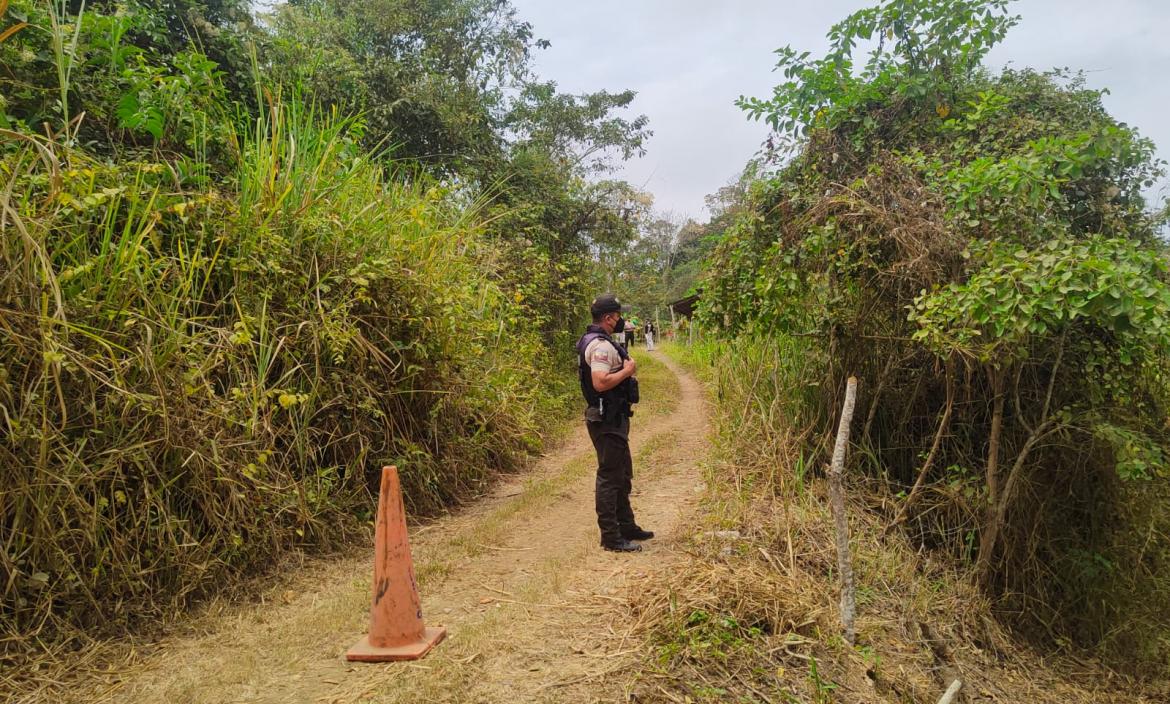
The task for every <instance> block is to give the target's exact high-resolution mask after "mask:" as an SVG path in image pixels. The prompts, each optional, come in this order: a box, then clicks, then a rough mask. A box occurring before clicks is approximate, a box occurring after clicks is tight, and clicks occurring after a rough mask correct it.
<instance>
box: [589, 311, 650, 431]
mask: <svg viewBox="0 0 1170 704" xmlns="http://www.w3.org/2000/svg"><path fill="white" fill-rule="evenodd" d="M594 340H605V341H606V342H608V343H609V344H611V345H613V348H614V349H615V350H617V353H618V356H619V357H620V358H621V360H622V362H625V360H627V359H629V358H630V355H629V353H628V352H626V351H625V350H624V349H622V348H621V346H620V345H618V344H617V343H616V342H614V341H613V338H612V337H610V336H609V334H608V333H607V332H605V329H604V328H602V327H601V326H600V325H590V326H589V328H588V329H586V331H585V334H584V335H582V336H581V339H580V340H578V341H577V381H578V382H580V384H581V395H582V396H584V397H585V403H587V404H589V406H591V407H592V408H597V409H599V410H600V411H601V415H602V418H603V419H604V420H605V421H607V422H616V423H620V422H621V421H622V419H623V418H628V417H630V416H632V415H634V410H633V409H632V408H631V406H632V405H633V404H635V403H637V402H638V380H637V379H635V378H634V377H630V378H628V379H626V380H625V381H623V382H622V383H620V384H618V385H617V386H615V387H613V388H612V389H610V390H609V391H606V392H604V393H598V391H597V389H595V388H593V370H592V369H590V368H589V365H588V364H586V363H585V350H586V348H588V347H589V345H590V344H592V343H593V341H594Z"/></svg>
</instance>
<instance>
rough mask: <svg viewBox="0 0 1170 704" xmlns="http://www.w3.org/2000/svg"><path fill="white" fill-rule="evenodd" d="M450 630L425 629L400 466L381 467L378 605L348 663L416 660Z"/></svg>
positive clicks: (376, 570) (376, 549)
mask: <svg viewBox="0 0 1170 704" xmlns="http://www.w3.org/2000/svg"><path fill="white" fill-rule="evenodd" d="M446 635H447V629H446V628H443V627H442V626H439V627H437V628H427V627H425V626H423V620H422V604H421V602H420V601H419V598H418V583H417V582H416V581H415V579H414V563H412V562H411V559H410V544H409V543H408V542H407V541H406V512H405V509H404V508H403V506H402V489H401V487H400V486H399V484H398V468H397V467H383V468H382V490H381V491H380V492H379V493H378V520H377V523H375V524H374V601H373V605H372V606H371V607H370V634H369V635H368V636H366V637H365V638H362V639H361V641H359V642H358V644H357V645H355V646H353V647H352V648H350V649H349V652H347V653H346V654H345V659H346V660H360V661H362V662H387V661H390V660H418V659H419V658H421V657H422V656H424V655H426V654H427V652H429V651H430V649H431V648H433V647H435V644H437V643H438V642H439V641H441V640H443V637H444V636H446Z"/></svg>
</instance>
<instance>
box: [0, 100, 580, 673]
mask: <svg viewBox="0 0 1170 704" xmlns="http://www.w3.org/2000/svg"><path fill="white" fill-rule="evenodd" d="M296 105H297V103H296V102H295V101H294V102H292V103H291V104H290V105H287V106H286V105H282V104H280V103H279V102H277V103H274V104H273V105H271V106H270V110H269V111H268V113H267V115H266V116H265V117H263V118H261V119H259V120H257V122H256V124H255V126H254V128H253V129H252V130H251V131H250V132H249V133H247V134H241V135H239V137H238V138H237V139H236V144H237V145H238V148H237V153H238V158H237V161H236V163H235V165H234V169H233V171H232V172H231V173H230V174H227V179H226V183H225V185H222V186H214V185H211V184H210V183H209V182H208V181H203V182H202V183H205V184H206V185H203V186H192V185H184V184H183V181H182V179H178V178H177V174H176V171H175V168H174V166H175V165H174V163H171V162H165V161H138V162H135V161H128V160H124V161H121V162H118V163H116V164H111V163H109V162H107V161H105V160H101V159H96V158H94V157H92V156H91V155H89V154H87V153H86V152H84V151H82V150H79V149H76V148H70V147H68V146H66V145H63V144H61V143H60V142H55V141H51V140H48V139H45V138H41V137H36V136H32V135H29V134H18V133H10V134H9V135H8V136H9V137H10V138H11V139H10V141H9V143H8V146H7V148H6V149H5V150H4V152H3V156H2V160H0V174H2V179H3V180H2V184H0V208H2V209H3V218H4V226H3V228H2V236H0V321H2V322H0V435H2V437H3V442H0V461H2V462H3V464H4V466H5V467H7V468H8V469H7V470H6V471H5V473H4V475H3V477H2V478H0V527H2V530H0V532H2V533H3V535H4V536H5V538H4V541H5V549H4V550H3V552H0V571H2V573H3V578H2V581H3V584H4V587H3V593H2V596H3V598H2V601H0V614H2V621H3V623H4V631H5V633H4V642H5V651H6V652H5V655H6V656H8V657H15V656H16V655H17V654H19V652H20V650H21V649H22V648H33V647H35V643H36V642H37V641H36V640H35V639H30V638H28V636H30V635H32V634H35V633H38V632H39V633H40V634H41V638H42V639H44V640H43V641H42V642H52V641H53V640H54V639H59V638H61V637H64V636H67V635H70V634H72V633H75V632H78V631H76V630H75V629H81V630H84V631H85V632H88V633H101V632H108V631H111V630H114V629H120V628H122V627H124V626H125V625H126V624H127V622H133V621H135V620H137V619H140V618H144V617H152V616H156V615H158V614H160V613H163V612H165V611H166V610H167V609H168V608H169V607H171V605H173V604H181V603H183V602H184V601H185V600H186V599H187V598H189V597H190V596H192V595H197V594H199V593H201V592H204V591H206V590H208V589H211V588H213V587H218V586H220V582H221V581H222V580H223V579H224V578H225V576H230V575H233V574H237V573H239V572H241V571H243V570H246V569H248V568H253V567H258V566H262V565H265V564H268V563H270V562H271V560H272V559H273V558H274V557H276V556H279V555H280V554H281V553H283V552H285V551H287V550H289V549H292V548H297V547H302V546H316V547H323V546H328V545H330V544H333V543H334V542H335V541H337V540H338V539H340V538H343V537H344V536H345V535H347V534H349V533H352V532H353V531H354V530H355V529H358V528H359V527H360V526H361V523H362V519H363V518H368V516H369V514H370V510H371V508H372V504H373V502H372V498H371V495H370V492H369V488H370V485H371V483H372V482H375V481H376V478H377V470H378V468H379V467H381V466H382V465H384V464H390V463H394V464H397V465H398V466H399V467H400V469H401V471H402V478H403V485H404V491H405V494H406V500H407V504H408V506H409V508H410V510H411V511H413V512H425V511H431V510H434V509H436V508H438V507H440V506H441V505H444V504H446V503H449V502H450V501H452V500H455V499H457V498H458V497H460V496H464V495H466V494H467V493H468V492H470V491H474V490H476V489H478V488H480V487H481V486H482V484H483V482H484V481H485V479H487V478H488V477H489V475H490V474H491V473H492V472H493V471H494V470H496V469H497V468H508V467H510V466H514V465H515V463H516V461H517V460H518V459H519V458H521V457H523V456H524V455H526V454H527V453H529V452H531V451H532V450H534V449H536V448H537V447H538V446H539V443H540V434H539V431H540V429H541V419H542V417H547V416H548V415H549V414H551V413H554V412H555V411H558V410H559V409H558V408H557V404H558V402H559V400H560V398H561V397H559V396H558V395H557V393H556V392H558V391H560V389H557V388H556V387H555V384H556V383H557V381H556V380H555V379H550V378H549V377H550V375H548V374H547V373H543V372H542V371H541V370H544V369H547V368H548V366H549V364H550V361H549V360H548V359H546V358H545V356H546V354H547V353H546V351H545V349H546V348H545V347H544V346H543V345H542V344H541V342H540V340H539V338H538V337H537V335H536V333H535V332H532V331H529V330H528V329H527V328H526V327H525V326H524V325H523V322H524V321H523V320H522V316H521V315H520V313H519V311H518V310H517V309H516V307H515V305H514V301H513V300H512V299H511V298H510V297H508V296H505V294H504V293H503V291H502V289H501V287H500V280H501V276H502V273H501V272H500V271H499V270H498V269H497V268H496V265H495V264H494V263H493V261H494V250H492V249H489V248H487V247H486V246H485V243H484V238H483V235H482V234H481V232H480V231H479V229H478V228H477V226H476V224H475V222H476V218H475V208H476V206H475V205H474V204H471V205H468V204H466V203H463V202H462V201H461V199H459V198H456V197H453V196H451V195H450V194H448V192H447V191H446V189H445V188H444V187H442V186H441V185H439V184H435V183H431V182H428V181H427V180H426V179H424V178H418V177H413V178H409V179H407V178H402V175H400V174H395V173H393V172H388V171H387V170H386V169H385V167H383V166H380V165H379V164H378V163H377V162H375V161H373V160H371V158H370V157H368V156H365V155H364V154H363V152H362V150H361V149H359V148H358V147H357V143H358V139H359V138H360V135H361V124H360V123H359V122H355V121H353V120H347V119H343V118H339V117H337V116H335V115H320V114H314V113H313V111H311V110H308V109H305V108H300V107H296Z"/></svg>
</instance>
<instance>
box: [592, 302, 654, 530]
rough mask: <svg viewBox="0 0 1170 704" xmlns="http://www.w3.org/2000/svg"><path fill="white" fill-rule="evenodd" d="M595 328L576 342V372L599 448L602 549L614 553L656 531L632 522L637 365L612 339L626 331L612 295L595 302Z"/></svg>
mask: <svg viewBox="0 0 1170 704" xmlns="http://www.w3.org/2000/svg"><path fill="white" fill-rule="evenodd" d="M590 313H592V315H593V324H592V325H590V326H589V327H588V328H587V329H586V330H585V334H584V335H582V336H581V339H580V340H578V341H577V374H578V377H579V380H580V383H581V393H582V394H583V395H584V396H585V402H586V404H587V407H586V409H585V421H586V423H585V424H586V426H588V428H589V437H590V439H592V440H593V448H594V449H595V450H597V484H596V489H595V504H596V508H597V527H598V528H600V529H601V547H603V548H605V549H606V550H612V551H615V552H638V551H640V550H641V549H642V546H641V545H639V544H638V543H636V542H632V541H635V540H649V539H650V538H653V537H654V533H652V532H650V531H648V530H642V529H641V528H640V527H638V524H637V523H635V522H634V511H633V509H632V508H631V507H630V488H631V483H632V481H633V478H634V461H633V458H632V457H631V456H630V416H632V415H634V411H633V408H632V406H633V404H635V403H637V402H638V380H637V379H635V378H634V371H635V369H636V368H637V365H635V364H634V360H632V359H630V355H629V354H628V353H627V352H626V350H624V349H623V348H622V347H620V346H619V345H618V344H617V343H615V342H614V340H613V338H612V337H611V336H612V335H613V333H614V331H615V330H622V331H624V330H625V325H626V321H625V320H623V319H622V304H621V302H620V301H618V299H617V297H616V296H614V295H612V294H604V295H601V296H598V297H597V298H595V299H594V300H593V303H592V305H591V306H590Z"/></svg>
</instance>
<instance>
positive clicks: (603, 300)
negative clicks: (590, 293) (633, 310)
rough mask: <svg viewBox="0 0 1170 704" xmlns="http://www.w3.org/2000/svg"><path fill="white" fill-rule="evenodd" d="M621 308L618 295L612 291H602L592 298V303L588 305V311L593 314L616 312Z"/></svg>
mask: <svg viewBox="0 0 1170 704" xmlns="http://www.w3.org/2000/svg"><path fill="white" fill-rule="evenodd" d="M621 309H622V302H621V301H619V300H618V297H617V296H615V295H613V294H612V293H603V294H601V295H600V296H598V297H597V298H594V299H593V303H591V304H590V305H589V312H590V313H592V314H593V315H594V316H599V315H605V314H606V313H617V312H620V311H621Z"/></svg>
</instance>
